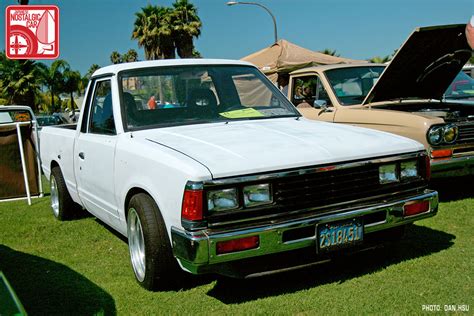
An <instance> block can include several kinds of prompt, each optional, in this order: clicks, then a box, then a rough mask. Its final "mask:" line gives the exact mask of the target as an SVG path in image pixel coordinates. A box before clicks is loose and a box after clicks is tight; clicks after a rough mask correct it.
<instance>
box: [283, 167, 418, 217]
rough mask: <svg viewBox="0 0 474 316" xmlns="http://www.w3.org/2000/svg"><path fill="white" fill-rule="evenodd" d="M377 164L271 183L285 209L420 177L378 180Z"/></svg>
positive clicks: (353, 196)
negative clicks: (399, 180) (388, 180)
mask: <svg viewBox="0 0 474 316" xmlns="http://www.w3.org/2000/svg"><path fill="white" fill-rule="evenodd" d="M378 167H379V166H378V165H368V166H362V167H355V168H351V169H349V170H348V169H345V170H334V171H328V172H322V173H315V174H309V175H302V176H295V177H289V178H286V179H282V180H281V181H277V182H276V183H275V184H274V188H275V198H276V202H277V204H280V205H282V206H283V207H284V208H285V209H298V208H306V207H321V206H327V205H333V204H340V203H344V202H348V201H355V200H361V199H364V198H371V197H373V198H376V197H377V196H381V195H387V194H390V193H395V192H400V191H406V190H409V189H413V188H415V187H417V186H420V184H423V180H422V179H421V178H418V179H417V180H415V181H410V182H402V183H395V184H380V183H379V171H378Z"/></svg>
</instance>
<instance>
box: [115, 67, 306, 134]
mask: <svg viewBox="0 0 474 316" xmlns="http://www.w3.org/2000/svg"><path fill="white" fill-rule="evenodd" d="M120 82H121V104H122V107H123V113H124V114H125V125H126V129H127V130H140V129H147V128H153V127H163V126H173V125H185V124H196V123H212V122H223V121H232V120H250V119H252V120H254V119H267V118H278V117H297V116H300V115H299V114H298V112H297V111H296V110H295V109H294V107H293V105H292V104H291V103H290V102H289V101H288V100H287V99H286V98H285V97H284V96H283V95H282V94H281V93H280V92H279V91H278V89H277V88H276V87H275V86H274V85H273V84H272V83H271V82H270V81H269V80H268V79H267V78H266V77H265V76H264V75H262V74H261V73H260V72H259V71H258V70H257V69H255V68H254V67H249V66H231V65H217V66H216V65H209V66H207V65H202V66H201V65H200V66H174V67H154V68H145V69H140V70H133V71H124V72H122V73H120Z"/></svg>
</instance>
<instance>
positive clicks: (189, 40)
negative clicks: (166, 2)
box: [172, 0, 202, 58]
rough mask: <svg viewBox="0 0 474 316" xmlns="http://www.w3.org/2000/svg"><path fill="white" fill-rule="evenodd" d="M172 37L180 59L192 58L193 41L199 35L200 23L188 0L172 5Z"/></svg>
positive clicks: (178, 0) (178, 1) (177, 0)
mask: <svg viewBox="0 0 474 316" xmlns="http://www.w3.org/2000/svg"><path fill="white" fill-rule="evenodd" d="M173 8H174V10H173V14H172V17H173V33H174V35H173V37H174V41H175V45H176V49H177V51H178V55H179V57H181V58H192V57H193V50H194V43H193V39H194V38H198V37H199V35H201V27H202V23H201V20H200V19H199V16H198V15H197V8H196V7H195V6H194V5H193V4H192V3H190V2H189V1H188V0H176V2H175V3H173Z"/></svg>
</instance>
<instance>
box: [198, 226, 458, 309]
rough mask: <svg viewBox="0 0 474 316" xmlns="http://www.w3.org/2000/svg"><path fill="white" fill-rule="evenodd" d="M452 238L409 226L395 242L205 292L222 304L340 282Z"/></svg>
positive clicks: (430, 249) (438, 247) (430, 250)
mask: <svg viewBox="0 0 474 316" xmlns="http://www.w3.org/2000/svg"><path fill="white" fill-rule="evenodd" d="M454 239H455V236H454V235H451V234H448V233H445V232H442V231H437V230H433V229H430V228H427V227H422V226H416V225H412V226H410V227H409V228H408V229H407V232H406V235H405V237H404V238H403V239H402V240H400V241H399V242H396V243H389V244H386V245H385V246H383V247H380V248H377V249H374V250H369V251H365V252H360V253H355V254H353V255H350V256H343V257H336V258H335V259H334V260H332V261H331V262H329V263H323V264H321V265H318V266H313V267H310V268H306V269H301V270H297V271H292V272H286V273H281V274H276V275H271V276H265V277H259V278H254V279H248V280H237V279H230V278H221V279H218V281H217V283H216V286H215V287H214V288H213V289H211V290H210V291H209V292H208V293H207V294H208V295H209V296H211V297H214V298H216V299H218V300H219V301H221V302H223V303H225V304H239V303H243V302H248V301H252V300H257V299H260V298H264V297H269V296H277V295H281V294H286V293H293V292H296V291H300V290H305V289H309V288H313V287H317V286H320V285H324V284H329V283H334V282H338V283H343V282H345V281H347V280H351V279H353V278H357V277H359V276H362V275H366V274H370V273H373V272H376V271H380V270H382V269H384V268H386V267H388V266H390V265H393V264H397V263H400V262H403V261H406V260H410V259H414V258H418V257H423V256H427V255H430V254H432V253H436V252H439V251H442V250H444V249H447V248H449V247H451V245H452V244H453V240H454Z"/></svg>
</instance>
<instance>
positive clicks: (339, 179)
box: [207, 155, 427, 228]
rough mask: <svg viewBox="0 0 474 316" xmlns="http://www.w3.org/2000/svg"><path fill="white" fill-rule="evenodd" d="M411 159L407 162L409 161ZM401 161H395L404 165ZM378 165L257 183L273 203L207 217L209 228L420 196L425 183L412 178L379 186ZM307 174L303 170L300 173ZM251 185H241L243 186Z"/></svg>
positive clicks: (422, 159)
mask: <svg viewBox="0 0 474 316" xmlns="http://www.w3.org/2000/svg"><path fill="white" fill-rule="evenodd" d="M413 158H414V157H412V158H411V159H410V160H413ZM417 159H418V161H419V162H418V165H419V166H420V167H419V171H420V174H421V175H423V174H424V173H425V156H423V155H419V156H418V157H417ZM404 160H405V159H398V160H396V161H397V162H399V161H404ZM381 164H382V162H373V163H372V162H370V163H366V164H358V165H355V166H353V167H349V168H338V165H335V166H329V167H328V168H324V167H323V168H321V167H319V166H318V167H314V168H313V170H316V169H318V170H319V171H316V172H298V170H297V171H296V172H291V173H289V175H287V176H283V177H276V178H274V179H267V180H266V181H261V182H265V183H268V182H270V183H271V185H272V188H273V196H274V203H273V204H272V205H267V206H265V207H261V208H258V209H239V210H233V211H229V212H226V213H217V214H211V215H210V216H208V218H207V221H208V225H209V227H210V228H213V227H216V228H217V227H223V226H229V225H231V226H232V227H238V225H242V226H245V223H249V222H252V224H255V223H264V222H269V221H271V220H277V219H282V218H283V219H284V218H288V217H295V216H299V215H302V216H306V215H307V214H321V213H326V212H333V211H337V210H338V209H344V208H347V207H352V206H356V205H364V204H365V205H368V204H373V203H379V202H382V201H383V200H389V199H393V198H396V197H399V196H407V195H409V194H413V193H415V192H421V191H422V190H423V189H424V188H426V186H427V180H426V179H424V178H422V177H416V178H413V179H411V180H409V181H402V182H397V183H392V184H380V183H379V166H380V165H381ZM308 170H311V168H309V169H304V171H308ZM248 184H252V183H245V185H248Z"/></svg>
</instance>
